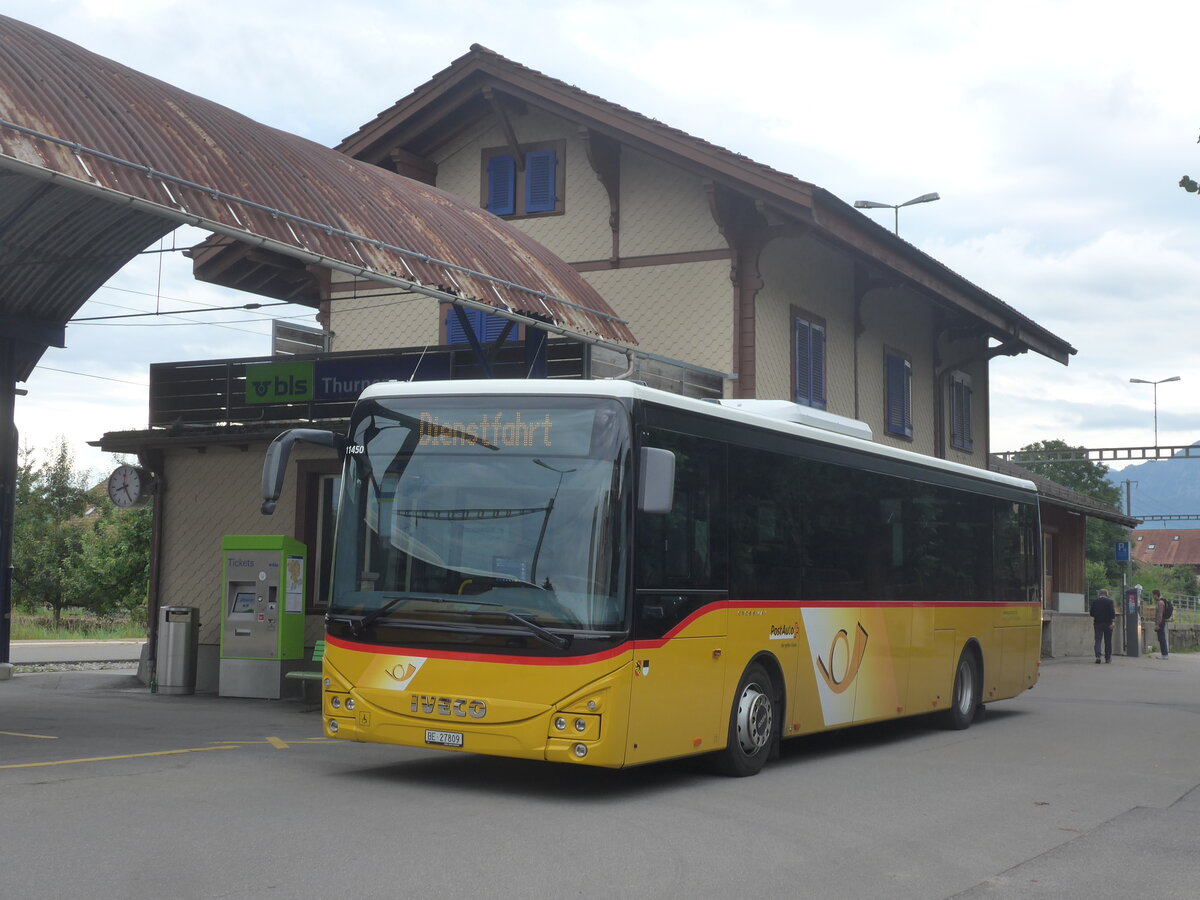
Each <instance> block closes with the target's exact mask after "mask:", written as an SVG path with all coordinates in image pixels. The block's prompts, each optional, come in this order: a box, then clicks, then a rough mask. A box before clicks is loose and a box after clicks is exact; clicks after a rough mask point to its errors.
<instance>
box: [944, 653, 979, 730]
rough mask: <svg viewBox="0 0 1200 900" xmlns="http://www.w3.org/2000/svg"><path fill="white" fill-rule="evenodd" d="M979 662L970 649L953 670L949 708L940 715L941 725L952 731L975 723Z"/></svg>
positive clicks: (977, 707) (977, 704) (977, 702)
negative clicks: (952, 685)
mask: <svg viewBox="0 0 1200 900" xmlns="http://www.w3.org/2000/svg"><path fill="white" fill-rule="evenodd" d="M979 697H980V683H979V662H978V661H977V660H976V658H975V654H974V653H973V652H972V651H971V649H970V648H967V649H965V650H963V652H962V656H960V657H959V658H958V666H957V667H956V668H955V669H954V687H953V689H952V691H951V694H950V708H949V709H947V710H946V711H945V712H944V713H942V724H943V726H945V727H946V728H948V729H950V730H952V731H962V730H963V729H964V728H966V727H967V726H969V725H970V724H971V723H972V722H973V721H975V715H976V713H978V711H979V706H980V703H979Z"/></svg>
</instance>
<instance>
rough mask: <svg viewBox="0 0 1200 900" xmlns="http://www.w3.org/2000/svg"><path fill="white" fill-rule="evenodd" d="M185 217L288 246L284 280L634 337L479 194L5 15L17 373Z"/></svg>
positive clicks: (2, 100)
mask: <svg viewBox="0 0 1200 900" xmlns="http://www.w3.org/2000/svg"><path fill="white" fill-rule="evenodd" d="M180 223H190V224H194V225H197V226H199V227H201V228H205V229H208V230H210V231H214V232H216V233H218V234H221V235H223V236H224V243H225V244H226V245H229V244H239V245H250V247H251V248H252V249H251V251H250V252H252V253H256V254H258V255H259V256H268V255H269V256H271V257H273V258H274V259H275V260H277V261H281V263H280V262H276V264H275V266H274V268H275V269H277V270H278V269H283V270H285V271H284V274H283V277H282V278H280V277H279V276H276V278H277V283H280V284H282V283H284V282H286V281H287V280H288V279H291V280H292V281H293V282H294V283H295V284H297V285H303V284H304V283H305V279H306V278H310V277H311V275H310V273H309V272H308V270H306V267H313V268H317V269H329V268H340V269H341V270H342V271H349V272H351V273H353V274H359V273H361V274H362V277H365V278H369V279H370V278H374V279H376V280H382V281H384V283H396V281H395V279H403V280H407V281H408V282H411V283H414V284H417V285H420V286H422V287H431V288H438V289H441V290H440V293H441V294H443V295H446V296H448V297H451V298H453V297H459V298H466V299H468V300H474V301H477V302H478V303H481V304H483V305H485V306H488V307H496V308H499V309H502V310H505V311H506V312H507V313H515V314H522V315H527V316H532V317H535V318H538V319H540V320H542V321H546V322H550V323H553V324H555V325H560V326H562V327H564V328H566V329H567V330H570V331H577V332H583V333H585V334H590V335H596V336H600V337H602V338H606V339H610V340H614V341H618V342H624V343H636V341H635V340H634V338H633V335H632V333H631V332H630V331H629V329H628V327H627V326H626V325H625V323H624V322H623V321H622V320H621V319H620V318H619V317H617V316H616V315H615V313H614V312H613V310H612V308H611V307H609V306H608V304H607V303H606V302H605V301H604V299H603V298H602V297H601V296H600V295H599V293H597V292H596V290H595V289H593V288H592V287H591V286H590V285H589V284H588V283H587V282H586V281H585V280H584V279H583V278H582V276H580V275H579V274H578V273H577V272H575V271H574V270H573V269H572V268H571V267H570V266H569V265H567V264H566V263H565V262H563V261H562V260H561V259H559V258H558V257H557V256H555V255H554V254H552V253H550V251H548V250H547V249H546V248H545V247H542V246H541V245H540V244H538V243H537V242H536V241H534V240H533V239H532V238H530V237H529V236H527V235H526V234H525V233H524V232H522V231H521V230H520V229H518V228H515V227H513V226H512V225H510V224H509V223H507V222H504V221H502V220H500V219H498V218H496V217H495V216H493V215H491V214H490V213H488V212H486V211H484V210H482V209H479V208H478V206H477V205H476V204H471V203H466V202H464V201H462V200H461V199H459V198H457V197H454V196H452V195H450V194H448V193H446V192H444V191H440V190H438V189H436V188H433V187H430V186H428V185H425V184H420V183H418V182H415V181H412V180H410V179H407V178H404V177H401V176H399V175H397V174H395V173H394V172H389V171H385V170H384V169H381V168H379V167H378V166H374V165H369V164H366V163H363V162H360V161H357V160H354V159H351V158H349V157H347V156H346V155H345V154H343V153H338V152H336V151H334V150H331V149H330V148H328V147H323V146H321V145H319V144H316V143H314V142H312V141H309V140H306V139H304V138H301V137H298V136H296V135H293V134H288V133H286V132H283V131H279V130H277V129H274V128H270V127H268V126H266V125H262V124H260V123H258V122H255V121H253V120H251V119H248V118H247V117H245V116H243V115H240V114H239V113H236V112H234V111H233V110H230V109H227V108H226V107H223V106H220V105H218V104H216V103H213V102H212V101H209V100H206V99H204V98H203V97H198V96H196V95H194V94H189V93H187V92H186V91H182V90H180V89H178V88H175V87H172V86H171V85H168V84H165V83H164V82H161V81H159V80H157V79H154V78H151V77H149V76H148V75H145V74H143V73H141V72H137V71H134V70H133V69H129V68H127V67H125V66H122V65H120V64H118V63H115V62H113V61H111V60H108V59H105V58H103V57H101V56H98V55H96V54H94V53H91V52H89V51H87V50H85V49H83V48H82V47H79V46H77V45H75V44H72V43H70V42H69V41H66V40H63V39H62V38H60V37H57V36H56V35H53V34H50V33H48V32H45V31H42V30H40V29H37V28H34V27H33V26H30V25H26V24H24V23H22V22H18V21H16V20H14V19H10V18H6V17H3V16H0V237H2V238H3V239H2V240H0V326H2V327H3V329H4V332H5V335H6V336H7V335H9V334H14V335H16V336H17V337H18V338H19V339H21V340H22V345H23V350H22V352H21V356H20V359H19V361H18V366H17V372H16V374H17V379H18V380H24V379H25V378H26V377H28V375H29V372H30V371H31V370H32V368H33V366H34V365H35V364H36V362H37V360H38V358H39V357H40V355H41V353H42V352H43V351H44V349H45V347H46V346H47V345H53V344H55V342H58V343H59V344H61V340H62V326H63V323H65V322H66V321H67V320H68V319H70V317H71V316H72V315H73V314H74V313H75V312H76V310H78V309H79V307H80V306H81V305H82V304H83V303H84V301H86V300H87V299H88V297H89V296H91V294H92V293H93V292H94V291H95V290H96V289H97V288H98V287H99V286H100V285H101V284H103V283H104V282H105V281H106V280H107V279H108V278H109V277H110V276H111V275H112V274H114V273H115V272H116V271H117V270H118V269H120V268H121V266H123V265H124V264H125V263H126V262H127V261H128V260H129V259H131V258H132V257H133V256H135V255H136V254H137V253H138V252H140V251H141V250H143V249H144V248H145V247H146V246H148V245H149V244H150V243H152V242H153V241H154V239H155V238H157V237H159V236H161V235H163V234H165V233H167V232H169V231H171V230H172V229H174V228H175V227H176V226H177V225H179V224H180ZM264 250H266V251H270V252H269V254H268V253H264V252H263V251H264ZM388 278H391V279H393V281H387V280H386V279H388ZM285 287H286V285H285ZM279 290H280V291H281V292H283V293H286V290H285V289H284V288H279ZM273 295H274V294H273ZM282 299H290V300H293V301H294V302H302V303H310V304H315V303H316V302H318V299H319V298H316V297H314V296H313V294H311V293H309V292H305V291H304V290H302V289H298V292H297V293H296V294H295V295H293V296H284V297H283V298H282Z"/></svg>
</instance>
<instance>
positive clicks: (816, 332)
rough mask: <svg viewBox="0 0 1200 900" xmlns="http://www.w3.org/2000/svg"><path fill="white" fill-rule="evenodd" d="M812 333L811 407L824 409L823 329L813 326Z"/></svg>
mask: <svg viewBox="0 0 1200 900" xmlns="http://www.w3.org/2000/svg"><path fill="white" fill-rule="evenodd" d="M811 333H812V405H813V406H815V407H816V408H817V409H824V408H825V329H824V328H823V327H821V326H820V325H813V326H812V328H811Z"/></svg>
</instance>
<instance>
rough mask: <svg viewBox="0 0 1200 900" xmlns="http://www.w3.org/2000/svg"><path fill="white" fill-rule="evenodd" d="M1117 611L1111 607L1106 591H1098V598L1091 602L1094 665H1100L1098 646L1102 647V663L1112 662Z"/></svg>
mask: <svg viewBox="0 0 1200 900" xmlns="http://www.w3.org/2000/svg"><path fill="white" fill-rule="evenodd" d="M1116 618H1117V611H1116V609H1115V608H1114V607H1113V602H1112V599H1111V598H1110V597H1109V596H1108V591H1106V590H1104V589H1103V588H1101V589H1100V596H1098V597H1097V598H1096V599H1095V600H1093V601H1092V630H1093V631H1094V632H1095V634H1096V664H1097V665H1099V663H1100V646H1101V644H1103V645H1104V661H1105V662H1106V663H1110V662H1112V636H1113V622H1114V621H1115V620H1116Z"/></svg>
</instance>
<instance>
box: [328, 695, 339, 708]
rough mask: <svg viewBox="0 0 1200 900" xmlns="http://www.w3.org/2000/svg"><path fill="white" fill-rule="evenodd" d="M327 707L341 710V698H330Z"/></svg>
mask: <svg viewBox="0 0 1200 900" xmlns="http://www.w3.org/2000/svg"><path fill="white" fill-rule="evenodd" d="M329 705H330V706H332V707H333V708H334V709H341V708H342V698H341V697H330V698H329Z"/></svg>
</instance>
